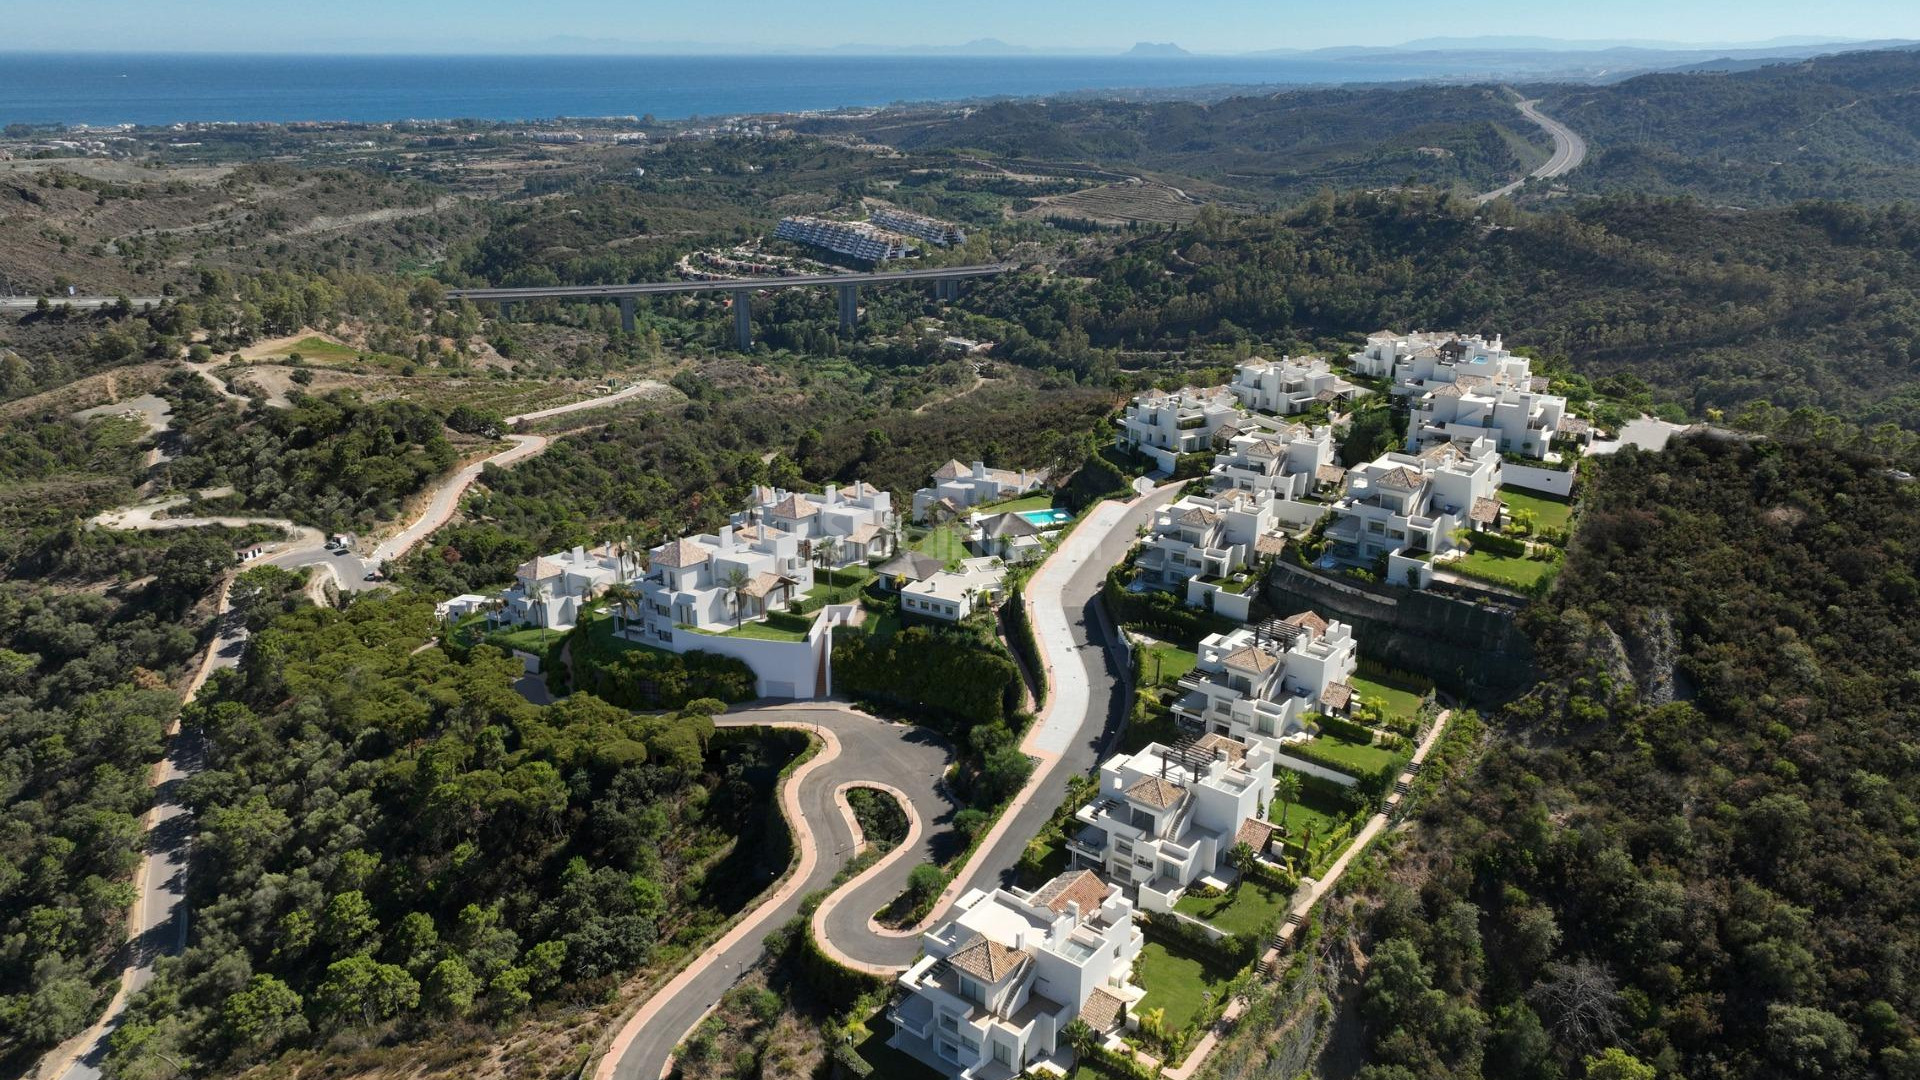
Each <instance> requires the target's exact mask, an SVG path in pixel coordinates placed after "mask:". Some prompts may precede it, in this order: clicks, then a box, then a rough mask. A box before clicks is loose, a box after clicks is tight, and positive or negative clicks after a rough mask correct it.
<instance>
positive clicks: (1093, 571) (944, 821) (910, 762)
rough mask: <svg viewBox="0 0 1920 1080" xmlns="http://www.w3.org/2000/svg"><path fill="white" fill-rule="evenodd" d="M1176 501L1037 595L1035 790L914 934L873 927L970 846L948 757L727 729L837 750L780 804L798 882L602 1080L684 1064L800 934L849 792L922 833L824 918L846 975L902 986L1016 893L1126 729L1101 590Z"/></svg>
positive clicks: (1098, 513)
mask: <svg viewBox="0 0 1920 1080" xmlns="http://www.w3.org/2000/svg"><path fill="white" fill-rule="evenodd" d="M1177 493H1178V485H1170V486H1168V487H1167V488H1164V489H1162V490H1160V491H1157V492H1155V493H1154V494H1153V495H1150V496H1148V497H1146V498H1144V499H1136V500H1134V501H1133V502H1131V503H1127V504H1121V503H1115V502H1103V503H1100V504H1098V505H1097V506H1096V507H1094V509H1093V510H1091V511H1090V512H1089V513H1088V516H1087V518H1086V519H1085V520H1083V521H1082V522H1081V523H1080V524H1079V526H1078V527H1077V528H1075V530H1074V531H1073V532H1072V533H1070V534H1069V535H1068V537H1067V539H1066V541H1065V542H1064V543H1063V544H1062V545H1061V546H1060V547H1059V548H1058V549H1056V550H1055V552H1054V553H1053V555H1052V556H1051V557H1050V558H1049V559H1048V561H1047V564H1046V565H1045V566H1044V567H1042V568H1041V570H1040V572H1039V573H1037V574H1035V575H1034V578H1033V580H1032V581H1031V582H1030V583H1029V585H1028V601H1029V605H1030V611H1031V613H1032V615H1033V617H1034V622H1035V630H1036V636H1037V637H1038V638H1039V639H1040V648H1041V651H1042V653H1043V654H1044V661H1045V663H1046V666H1047V668H1048V671H1049V679H1048V695H1047V707H1046V709H1045V711H1044V713H1043V715H1042V716H1041V717H1040V718H1039V719H1038V720H1037V721H1036V722H1035V723H1034V725H1033V727H1032V729H1031V730H1030V731H1029V732H1028V734H1027V737H1026V739H1025V740H1024V742H1023V743H1022V748H1023V749H1025V750H1026V751H1027V752H1028V753H1029V754H1030V755H1031V756H1033V757H1034V758H1035V760H1036V768H1035V771H1034V776H1033V778H1032V779H1031V780H1029V781H1028V784H1027V787H1026V788H1025V789H1024V790H1023V791H1022V792H1021V793H1020V795H1019V796H1017V797H1016V798H1015V800H1014V803H1013V805H1012V806H1010V807H1009V808H1008V810H1007V811H1006V812H1005V813H1004V814H1002V815H1001V817H1000V820H999V821H998V822H997V823H996V825H995V826H994V829H993V830H992V831H991V832H990V833H989V834H988V837H987V839H986V840H984V841H983V842H982V843H981V845H980V846H979V848H977V849H976V851H975V853H974V855H973V856H972V857H971V858H970V859H969V860H968V862H967V864H966V866H965V867H963V868H962V870H961V871H960V873H958V874H957V875H955V879H954V882H953V884H951V885H949V886H948V888H947V890H946V892H945V893H944V894H943V895H942V897H941V900H940V901H939V902H938V903H937V904H936V905H935V909H934V913H933V914H932V915H930V916H929V917H928V918H927V920H925V921H924V922H922V923H921V924H920V925H919V926H917V927H912V928H908V929H906V930H899V931H891V930H887V929H884V928H882V927H880V926H878V925H877V924H875V923H873V921H872V916H873V913H874V912H875V911H877V910H878V909H880V908H881V907H884V906H885V905H886V904H887V903H888V902H889V901H891V900H892V899H893V898H894V897H895V896H897V895H899V894H900V892H902V891H903V890H904V889H905V888H906V883H907V876H908V875H909V874H910V873H911V872H912V870H913V868H914V867H915V866H916V865H918V864H919V863H920V862H922V861H930V860H931V859H933V858H935V857H937V856H938V855H940V854H944V853H946V852H950V851H952V850H953V849H954V847H955V846H957V845H958V843H959V840H958V837H957V835H956V834H955V833H954V831H953V828H952V815H953V813H954V812H955V810H956V809H957V807H956V806H955V804H954V803H953V802H952V800H951V799H949V798H948V797H947V796H946V794H945V793H944V792H943V791H942V790H940V789H939V788H938V787H936V786H935V785H934V781H935V780H936V779H937V777H938V775H939V773H940V772H941V771H943V770H944V769H945V767H946V764H947V762H948V761H949V760H950V757H949V755H950V751H949V750H948V748H947V747H946V746H944V745H943V744H942V743H940V741H939V740H938V739H937V738H935V737H934V736H932V735H930V734H928V733H927V732H925V731H923V730H921V729H918V728H914V727H910V726H905V725H898V724H889V723H885V722H883V721H879V720H875V719H873V718H871V717H868V716H865V715H863V714H860V713H857V712H854V711H852V710H848V709H841V708H834V707H822V706H818V705H812V706H807V705H794V706H774V707H767V708H758V709H748V710H742V711H739V712H734V713H729V714H728V715H727V716H725V717H723V718H722V719H721V720H720V721H718V722H719V723H721V724H724V725H727V726H743V725H755V724H768V723H780V724H788V725H798V726H806V727H811V728H813V729H814V730H815V731H816V732H818V733H819V734H821V736H822V737H823V738H824V739H826V740H827V743H828V747H827V749H826V750H825V751H823V752H822V753H821V754H819V755H817V756H816V757H815V758H814V759H813V760H812V761H810V762H809V763H808V764H807V765H806V766H803V767H802V768H801V769H800V770H798V771H796V772H795V774H794V775H793V776H792V777H790V778H789V780H788V781H787V784H786V786H785V788H784V789H783V790H782V792H781V798H782V805H783V809H784V810H785V811H786V812H787V813H788V814H789V816H790V818H791V816H792V815H794V814H795V813H797V814H798V817H799V819H800V820H799V822H798V823H797V826H796V828H795V837H796V846H797V847H798V849H799V866H798V868H797V869H796V871H795V873H794V875H793V877H792V878H790V879H789V880H788V881H787V882H786V883H784V884H783V885H782V886H781V887H780V888H778V889H776V890H775V891H774V894H773V895H772V896H771V897H769V898H768V899H766V900H764V901H762V902H761V906H760V907H759V908H758V909H756V910H755V911H754V912H753V913H752V914H750V915H748V916H747V917H746V918H744V919H742V920H741V921H740V922H739V923H738V924H736V925H735V926H734V928H733V929H731V930H730V931H728V933H727V934H726V935H725V936H724V937H722V938H721V940H720V941H719V942H717V943H716V944H715V945H714V946H713V947H711V948H709V949H708V950H707V951H706V952H705V953H703V954H702V955H701V956H699V957H697V958H696V959H695V960H694V961H693V962H692V963H690V964H689V965H688V966H687V967H686V968H685V969H683V970H682V971H681V972H680V973H679V974H678V975H676V976H675V977H674V978H673V979H672V980H671V981H670V982H668V983H667V984H666V985H665V986H663V987H661V988H660V989H658V990H656V991H655V992H654V993H653V994H652V996H651V997H650V998H649V999H648V1000H647V1001H646V1002H645V1003H644V1004H643V1005H642V1006H641V1007H640V1009H639V1011H638V1012H636V1013H635V1014H634V1015H633V1017H632V1018H630V1019H629V1020H628V1021H627V1023H626V1024H625V1025H623V1026H622V1028H621V1030H620V1032H619V1033H618V1034H617V1035H616V1036H615V1037H614V1040H613V1043H612V1045H611V1046H610V1047H609V1048H608V1050H607V1052H606V1053H605V1054H604V1055H603V1056H602V1057H601V1059H600V1061H599V1064H598V1066H597V1067H596V1069H595V1072H594V1076H595V1078H596V1080H656V1078H658V1077H660V1076H661V1075H662V1074H663V1073H664V1072H665V1071H666V1069H667V1067H668V1065H669V1063H670V1062H671V1059H672V1056H673V1051H674V1048H675V1047H676V1046H678V1045H679V1043H680V1042H681V1041H682V1040H684V1039H685V1038H686V1036H687V1033H688V1032H690V1031H691V1030H692V1029H693V1028H694V1026H695V1025H697V1024H698V1023H699V1022H700V1020H701V1019H702V1018H703V1017H704V1016H705V1015H706V1014H707V1012H708V1011H710V1010H711V1009H712V1007H713V1006H714V1004H715V1003H716V1002H718V1001H719V1000H720V998H721V996H722V995H724V994H725V993H726V991H727V988H728V987H730V986H732V985H733V983H734V982H736V981H737V980H738V979H739V978H740V977H741V976H742V975H744V974H745V973H746V972H747V971H748V970H750V969H751V968H752V967H753V966H754V965H755V964H757V963H758V962H759V961H760V959H761V958H762V956H763V955H764V953H765V950H764V949H763V948H762V945H761V942H762V939H763V938H765V936H766V935H767V933H769V932H770V931H772V930H773V929H775V928H777V927H778V926H779V925H781V924H782V923H783V922H785V921H786V920H788V919H790V918H792V917H793V916H794V914H796V913H797V912H798V911H799V908H800V902H801V900H802V899H803V898H804V897H805V896H806V895H807V894H808V893H811V892H814V891H816V890H818V889H820V888H824V887H825V886H826V885H827V884H829V883H830V882H831V881H832V880H833V878H834V876H835V875H836V874H837V873H838V872H839V869H840V867H841V866H842V865H844V864H845V862H846V860H847V859H848V858H850V857H851V855H852V834H851V830H850V829H849V828H848V825H847V821H846V815H845V814H844V812H842V811H841V809H840V807H839V804H838V802H837V800H836V792H837V791H838V790H839V789H840V787H841V786H843V785H845V784H847V783H849V782H856V781H864V782H880V783H884V784H885V785H887V786H889V787H892V788H894V789H896V790H897V791H898V792H899V793H900V794H901V795H904V796H905V798H906V801H907V804H908V808H909V812H910V817H911V818H912V819H913V821H914V825H915V829H916V831H915V832H914V833H912V834H910V835H909V838H908V840H907V841H906V842H905V843H903V844H902V845H901V847H900V848H897V849H896V850H895V851H894V852H891V853H889V855H888V856H887V858H886V859H884V860H882V861H881V862H879V863H877V864H875V865H874V866H872V867H870V868H869V869H868V870H866V871H865V872H863V873H862V874H861V875H860V876H859V877H856V878H855V879H854V880H852V881H851V882H849V883H847V884H846V885H844V886H842V887H841V888H840V889H839V890H838V891H837V892H835V893H834V894H833V895H832V896H830V897H828V898H827V900H826V901H825V902H823V903H822V904H821V905H820V907H819V908H818V909H817V910H816V911H815V914H814V919H813V925H814V929H815V937H816V939H817V940H818V941H819V942H820V944H821V947H822V948H823V949H824V950H825V951H827V952H828V953H829V954H830V955H833V956H834V958H835V959H837V960H839V961H840V962H842V963H846V964H849V965H850V966H854V967H858V968H863V969H866V970H869V971H874V972H876V973H884V974H888V975H891V974H893V973H896V972H898V971H900V970H902V969H904V968H905V967H907V966H908V965H909V964H911V963H912V962H913V959H914V957H915V956H917V955H918V954H919V951H920V932H921V931H922V930H923V929H924V928H925V927H926V926H928V925H931V924H932V923H933V922H936V921H938V919H939V918H941V917H943V916H944V915H945V913H946V909H947V908H948V907H949V906H951V904H952V901H953V900H954V899H956V898H958V897H959V896H960V895H962V894H963V893H964V892H965V891H966V890H968V889H973V888H982V889H990V888H994V887H997V886H999V885H1002V884H1009V883H1011V881H1012V878H1013V873H1014V867H1015V865H1016V864H1017V863H1018V862H1019V860H1020V856H1021V854H1022V853H1023V852H1024V851H1025V850H1026V845H1027V841H1028V840H1029V839H1030V838H1031V837H1033V836H1034V835H1035V834H1036V833H1037V832H1039V830H1040V828H1041V827H1042V826H1043V825H1044V824H1045V823H1046V820H1047V818H1048V817H1049V816H1051V815H1052V813H1053V811H1054V808H1055V807H1057V806H1058V805H1059V803H1060V800H1061V799H1062V798H1064V797H1065V794H1066V786H1067V781H1068V779H1069V778H1070V777H1072V776H1073V775H1075V774H1077V773H1084V772H1087V771H1089V770H1091V769H1092V768H1093V767H1094V766H1095V765H1097V764H1098V763H1099V760H1100V755H1101V751H1102V750H1104V749H1105V748H1106V747H1107V745H1108V744H1109V743H1110V741H1111V740H1112V738H1113V736H1114V735H1115V734H1116V733H1117V732H1118V731H1119V729H1120V726H1121V725H1122V724H1123V723H1124V722H1125V719H1126V715H1127V686H1126V671H1127V664H1128V660H1127V657H1126V655H1125V653H1124V650H1123V649H1122V647H1121V646H1120V645H1119V643H1118V638H1117V636H1116V635H1115V634H1114V632H1113V629H1112V627H1111V626H1110V625H1109V624H1108V623H1107V622H1106V619H1105V616H1104V614H1103V612H1102V609H1101V607H1100V605H1099V599H1098V598H1099V594H1100V585H1101V583H1102V581H1103V580H1104V579H1105V577H1106V571H1107V568H1108V567H1111V566H1112V565H1114V564H1115V563H1116V562H1118V561H1119V559H1120V557H1121V555H1122V554H1123V553H1124V552H1125V551H1126V549H1127V547H1128V546H1129V545H1131V544H1132V543H1133V540H1134V535H1135V532H1136V531H1137V529H1138V528H1139V527H1140V526H1141V525H1142V524H1145V523H1146V522H1147V521H1148V520H1149V519H1150V517H1151V515H1152V513H1153V511H1154V510H1156V509H1158V508H1159V507H1161V506H1164V505H1165V504H1166V503H1167V502H1169V501H1171V500H1172V499H1173V497H1174V496H1175V495H1176V494H1177Z"/></svg>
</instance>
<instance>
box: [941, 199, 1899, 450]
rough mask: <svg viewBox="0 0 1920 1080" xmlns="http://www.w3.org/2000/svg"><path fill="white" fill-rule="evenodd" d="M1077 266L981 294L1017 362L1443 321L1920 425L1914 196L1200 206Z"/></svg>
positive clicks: (1353, 337)
mask: <svg viewBox="0 0 1920 1080" xmlns="http://www.w3.org/2000/svg"><path fill="white" fill-rule="evenodd" d="M1083 269H1084V272H1085V275H1086V279H1091V280H1086V279H1072V280H1061V279H1051V280H1049V279H1044V278H1036V277H1027V276H1022V277H1008V278H1004V279H998V280H996V281H994V282H992V283H990V284H986V285H982V286H980V292H979V294H978V295H977V296H975V297H974V298H972V300H971V301H970V302H971V303H972V304H973V305H974V307H975V309H976V310H978V311H980V312H981V313H983V314H987V315H991V316H995V317H998V318H1001V319H1004V320H1006V321H1008V322H1009V323H1013V324H1016V325H1015V326H1014V327H1013V328H1011V329H1010V330H1009V332H1008V333H1007V334H1006V337H1005V342H1006V349H1007V352H1008V354H1009V355H1010V356H1011V357H1013V358H1016V359H1020V360H1022V361H1023V362H1025V363H1029V364H1032V365H1034V366H1047V365H1050V364H1052V365H1058V366H1061V367H1064V368H1067V369H1069V370H1074V371H1076V372H1079V373H1081V374H1083V375H1085V376H1092V377H1096V378H1097V377H1100V376H1101V375H1102V374H1106V375H1109V376H1110V375H1111V374H1112V372H1113V368H1112V366H1111V365H1112V362H1113V361H1112V359H1111V356H1110V355H1103V348H1105V349H1111V348H1122V347H1123V348H1128V349H1136V350H1138V349H1165V350H1182V349H1186V348H1189V347H1191V346H1194V345H1197V344H1203V343H1216V344H1221V345H1233V344H1236V343H1241V344H1245V343H1249V342H1251V343H1255V344H1259V343H1262V342H1264V343H1267V345H1268V347H1272V346H1274V345H1278V346H1280V347H1288V343H1289V342H1291V343H1292V347H1295V348H1300V349H1305V348H1308V347H1310V346H1311V345H1312V344H1313V343H1314V342H1316V341H1325V340H1331V341H1333V342H1358V341H1359V340H1360V339H1361V338H1363V337H1364V336H1365V335H1366V334H1368V333H1370V332H1372V331H1375V330H1379V329H1381V328H1383V327H1385V328H1398V329H1402V330H1408V329H1415V328H1436V327H1449V328H1459V329H1462V330H1474V331H1481V332H1486V333H1504V334H1505V335H1506V337H1507V340H1508V342H1509V343H1511V344H1514V345H1517V346H1522V347H1527V348H1531V349H1533V350H1536V351H1538V352H1539V353H1541V354H1543V355H1545V356H1546V357H1549V358H1555V357H1557V358H1565V359H1570V360H1571V362H1572V365H1573V368H1572V370H1573V372H1577V373H1579V374H1581V375H1583V376H1586V377H1587V378H1589V379H1591V380H1592V381H1593V382H1595V383H1599V382H1601V381H1603V380H1608V379H1612V380H1617V381H1616V383H1615V385H1614V387H1613V388H1612V389H1613V391H1614V392H1615V393H1618V394H1622V395H1625V394H1630V393H1631V392H1633V390H1634V388H1635V387H1636V386H1639V387H1651V388H1652V390H1653V391H1654V393H1655V395H1656V397H1657V398H1658V399H1659V400H1663V401H1666V402H1670V403H1672V404H1673V405H1674V406H1676V407H1678V408H1680V409H1681V410H1682V411H1683V412H1685V413H1686V414H1688V415H1694V416H1700V415H1704V414H1705V413H1706V411H1707V410H1709V409H1722V410H1726V411H1728V412H1732V411H1734V410H1737V409H1739V408H1740V407H1741V406H1742V405H1744V404H1746V403H1748V402H1751V401H1757V400H1768V401H1771V402H1772V403H1773V404H1775V405H1779V406H1783V407H1787V408H1794V407H1798V406H1802V405H1808V406H1814V407H1818V408H1821V409H1825V410H1827V411H1830V412H1834V413H1838V414H1841V415H1843V416H1846V417H1848V418H1850V419H1852V420H1854V421H1856V422H1859V423H1865V424H1874V423H1879V422H1882V421H1892V422H1894V423H1897V424H1900V425H1902V426H1904V427H1907V428H1920V397H1917V396H1916V383H1920V378H1917V377H1916V364H1920V214H1916V213H1915V212H1914V211H1913V210H1912V209H1911V208H1908V207H1905V206H1900V205H1896V206H1892V207H1888V208H1886V209H1882V210H1872V209H1865V208H1861V207H1858V206H1850V205H1844V204H1834V203H1806V204H1801V205H1797V206H1794V207H1790V208H1785V209H1779V210H1769V211H1760V212H1750V213H1738V212H1732V211H1722V210H1715V209H1712V208H1710V207H1707V206H1704V205H1702V204H1700V203H1697V202H1692V201H1689V200H1660V199H1637V198H1627V197H1621V198H1614V199H1604V200H1593V201H1590V202H1585V203H1582V204H1581V205H1580V206H1578V207H1577V208H1574V209H1571V210H1569V211H1568V212H1565V213H1558V214H1543V215H1516V216H1511V217H1508V216H1505V215H1503V214H1501V213H1500V212H1498V211H1495V212H1493V213H1491V214H1489V213H1487V212H1485V211H1476V210H1475V209H1474V208H1473V207H1471V206H1469V205H1467V204H1464V203H1462V202H1459V201H1456V200H1452V199H1449V198H1446V197H1444V196H1440V197H1436V196H1430V195H1420V194H1411V193H1400V194H1379V195H1372V194H1363V195H1353V196H1342V197H1334V196H1331V195H1328V196H1325V197H1323V198H1321V199H1317V200H1314V201H1313V202H1310V203H1309V204H1307V205H1306V206H1304V207H1302V208H1301V209H1299V210H1297V211H1294V212H1292V213H1289V214H1286V215H1278V216H1235V215H1226V214H1212V213H1209V214H1204V215H1203V216H1202V218H1201V219H1200V220H1199V221H1197V222H1195V223H1194V225H1193V226H1191V227H1189V228H1183V229H1180V230H1177V231H1172V232H1162V233H1154V234H1151V235H1148V236H1143V237H1140V238H1138V239H1135V240H1132V241H1130V242H1128V243H1126V244H1124V245H1122V246H1121V247H1120V249H1119V250H1118V251H1117V252H1115V253H1114V254H1113V256H1112V257H1110V258H1108V257H1102V258H1099V259H1097V260H1089V261H1088V262H1087V264H1086V265H1085V266H1084V267H1083ZM1089 346H1091V348H1090V347H1089ZM1580 391H1581V387H1579V386H1577V385H1576V386H1575V387H1574V388H1573V389H1572V390H1570V391H1569V393H1571V394H1572V396H1574V398H1575V400H1576V401H1577V400H1578V399H1579V397H1580V396H1581V393H1580Z"/></svg>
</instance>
